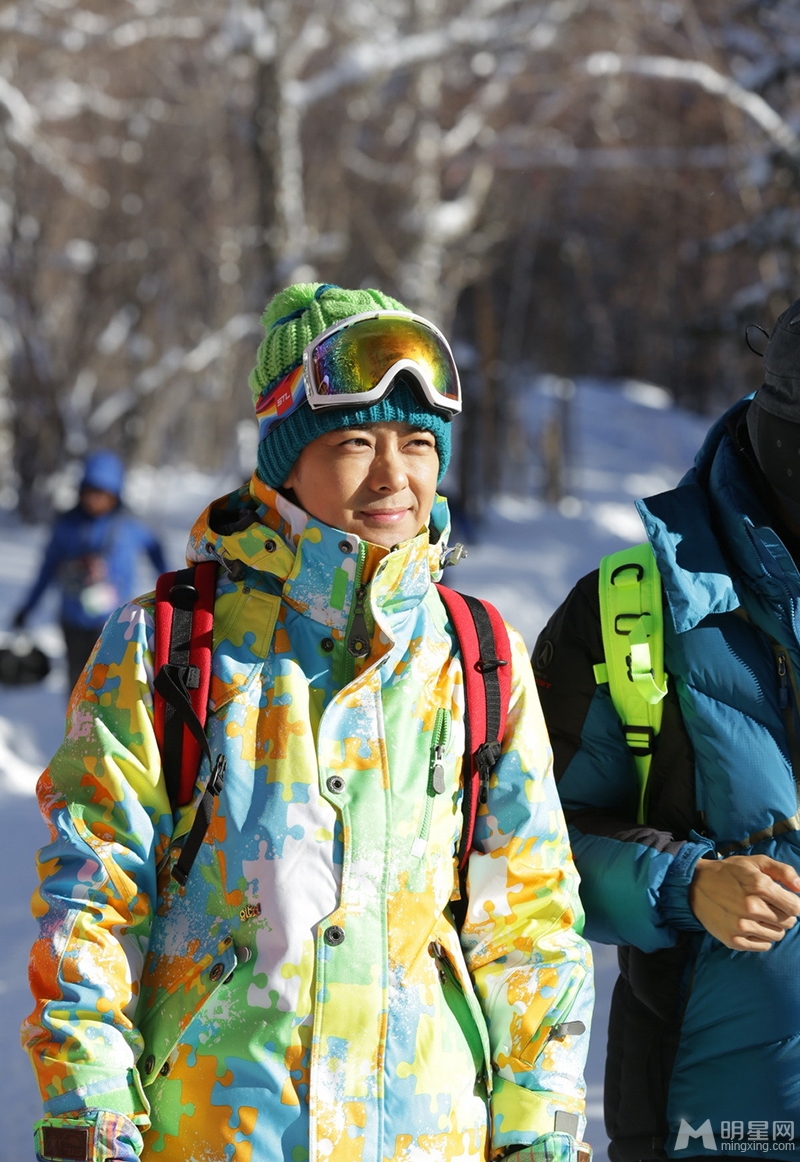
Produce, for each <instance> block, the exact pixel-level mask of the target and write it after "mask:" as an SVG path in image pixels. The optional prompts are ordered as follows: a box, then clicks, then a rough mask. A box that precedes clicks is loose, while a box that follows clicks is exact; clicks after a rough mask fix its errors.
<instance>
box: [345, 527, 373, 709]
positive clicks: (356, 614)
mask: <svg viewBox="0 0 800 1162" xmlns="http://www.w3.org/2000/svg"><path fill="white" fill-rule="evenodd" d="M366 557H367V546H366V545H365V544H364V542H363V541H362V542H361V543H360V544H359V546H358V559H357V560H356V569H355V576H354V577H353V584H354V586H355V593H354V596H353V607H352V609H351V610H350V619H349V621H348V623H347V638H346V645H347V657H346V665H345V669H346V675H345V681H344V685H345V686H346V685H348V683H350V682H352V680H353V678H354V676H355V672H356V659H357V658H366V657H368V655H369V651H370V647H371V637H370V632H369V628H368V626H367V617H366V611H365V606H366V600H367V593H368V591H369V586H367V585H362V584H361V574H362V573H363V571H364V562H365V560H366Z"/></svg>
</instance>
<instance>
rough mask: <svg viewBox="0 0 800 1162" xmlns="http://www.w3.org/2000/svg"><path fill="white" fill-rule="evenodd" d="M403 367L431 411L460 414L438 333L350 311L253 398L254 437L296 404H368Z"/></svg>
mask: <svg viewBox="0 0 800 1162" xmlns="http://www.w3.org/2000/svg"><path fill="white" fill-rule="evenodd" d="M401 371H403V372H406V373H407V375H408V376H409V377H410V378H411V380H412V381H413V382H414V383H415V384H416V385H417V386H418V388H419V391H420V392H421V394H422V395H423V396H424V398H425V400H426V401H427V403H428V405H429V407H430V408H431V410H432V411H434V412H437V413H439V414H440V415H443V416H446V417H448V418H451V417H452V416H454V415H457V414H458V412H460V411H461V384H460V381H459V378H458V370H457V369H456V364H455V360H454V359H453V353H452V351H451V350H450V345H449V343H448V342H447V340H446V339H445V337H444V335H443V334H442V333H441V331H439V329H438V328H437V327H435V326H434V325H433V323H430V322H428V320H427V319H423V318H422V316H421V315H412V314H410V313H407V312H402V311H369V312H366V313H364V314H360V315H351V316H350V318H348V319H343V320H342V321H341V322H340V323H336V324H335V325H334V326H332V327H328V329H327V330H326V331H322V332H321V334H319V335H317V336H316V337H315V338H314V339H312V340H311V342H310V343H309V344H308V346H307V347H306V349H305V351H304V352H303V365H302V367H298V368H295V369H294V370H292V371H290V372H289V374H288V375H287V376H285V377H284V379H282V380H281V382H280V383H278V384H276V385H275V387H274V388H273V389H272V391H271V392H269V394H268V395H266V396H264V397H262V399H259V401H258V403H257V404H256V415H257V417H258V420H259V439H261V440H263V439H264V437H265V436H266V435H267V433H268V432H269V431H270V429H271V428H273V427H274V426H275V425H276V424H278V423H280V422H281V420H284V419H286V417H287V416H289V415H291V413H292V412H294V411H295V410H296V409H297V408H298V407H299V406H300V404H301V403H303V402H304V401H305V402H306V403H307V404H308V405H309V407H310V408H311V409H312V410H313V411H321V410H324V409H325V408H355V407H361V406H370V405H371V404H374V403H377V402H378V401H379V400H382V399H383V398H384V397H385V396H386V395H388V393H389V392H390V391H391V389H392V386H393V384H394V381H395V378H396V376H397V375H398V374H399V373H400V372H401Z"/></svg>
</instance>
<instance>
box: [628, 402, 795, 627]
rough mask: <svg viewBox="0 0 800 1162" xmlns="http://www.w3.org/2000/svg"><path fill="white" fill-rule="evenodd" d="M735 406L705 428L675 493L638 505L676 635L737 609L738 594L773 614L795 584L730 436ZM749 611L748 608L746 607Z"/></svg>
mask: <svg viewBox="0 0 800 1162" xmlns="http://www.w3.org/2000/svg"><path fill="white" fill-rule="evenodd" d="M746 403H747V401H744V400H743V401H740V402H739V403H738V404H736V405H735V406H734V408H732V409H731V410H730V412H728V413H726V414H725V415H724V416H722V417H721V419H720V420H719V421H717V423H716V424H715V425H714V426H713V427H712V428H711V430H710V432H709V434H708V437H707V438H706V441H705V443H704V445H703V447H702V448H701V450H700V452H699V453H698V457H697V460H696V462H695V465H694V467H693V468H692V469H691V471H690V472H688V473H687V474H686V476H685V477H684V478H683V480H682V481H681V483H680V484H679V485H678V487H677V488H675V489H672V490H670V491H669V492H664V493H661V494H660V495H658V496H652V497H648V498H647V499H645V500H640V501H638V502H637V508H638V510H639V514H640V516H641V518H642V521H643V523H644V526H645V531H646V533H647V537H648V539H649V541H650V544H651V545H652V547H653V552H654V554H655V557H656V561H657V563H658V569H659V572H660V574H661V577H662V580H663V583H664V592H665V596H666V600H667V605H668V608H669V610H670V613H671V617H672V622H673V625H674V627H675V630H676V632H678V633H683V632H685V631H686V630H689V629H693V628H694V627H695V626H696V625H698V623H699V622H701V621H702V620H703V619H704V618H706V617H708V616H710V615H712V614H717V613H730V612H731V611H733V610H735V609H737V608H739V606H740V605H741V604H742V600H741V596H742V586H741V584H740V582H744V583H745V587H746V589H747V590H749V591H750V593H752V594H754V595H756V596H757V597H758V598H763V600H764V601H766V602H768V603H769V604H771V605H772V606H773V607H775V608H779V607H781V606H783V605H785V603H786V598H787V594H788V595H789V596H792V595H793V594H795V593H796V594H798V595H800V577H799V576H798V573H797V569H796V567H795V564H794V562H793V560H792V557H791V555H790V553H789V552H788V551H787V549H786V547H785V545H784V543H783V541H782V540H781V538H780V536H779V535H778V533H777V532H776V531H775V530H774V528H773V527H772V524H771V522H770V517H769V514H768V512H767V510H766V508H765V507H764V505H763V504H762V502H761V501H760V500H759V498H758V496H757V495H756V493H755V491H754V489H753V487H752V485H751V483H750V481H749V479H748V476H747V472H746V469H745V467H744V465H743V463H742V461H741V458H740V454H739V453H738V452H737V450H736V448H735V446H734V442H733V439H732V437H731V435H730V431H729V428H730V426H731V421H732V420H733V421H735V420H736V418H737V416H738V415H739V414H741V411H742V409H743V408H744V407H745V406H746ZM747 604H748V605H749V604H750V602H749V601H748V602H747Z"/></svg>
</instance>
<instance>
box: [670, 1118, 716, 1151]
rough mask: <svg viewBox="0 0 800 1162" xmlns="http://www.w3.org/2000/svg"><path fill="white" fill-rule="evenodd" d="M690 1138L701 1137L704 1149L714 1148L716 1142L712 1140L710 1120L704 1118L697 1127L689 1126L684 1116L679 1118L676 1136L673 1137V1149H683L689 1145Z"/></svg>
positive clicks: (712, 1133)
mask: <svg viewBox="0 0 800 1162" xmlns="http://www.w3.org/2000/svg"><path fill="white" fill-rule="evenodd" d="M690 1138H702V1139H703V1146H704V1147H705V1149H706V1150H716V1148H717V1143H716V1142H715V1141H714V1131H713V1130H712V1129H711V1120H710V1119H709V1118H706V1120H705V1121H704V1122H703V1124H702V1126H698V1127H697V1129H695V1128H694V1127H693V1126H690V1125H689V1123H688V1122H687V1121H686V1119H685V1118H681V1124H680V1128H679V1130H678V1136H677V1138H676V1139H675V1149H676V1150H685V1149H686V1147H687V1146H688V1145H689V1139H690Z"/></svg>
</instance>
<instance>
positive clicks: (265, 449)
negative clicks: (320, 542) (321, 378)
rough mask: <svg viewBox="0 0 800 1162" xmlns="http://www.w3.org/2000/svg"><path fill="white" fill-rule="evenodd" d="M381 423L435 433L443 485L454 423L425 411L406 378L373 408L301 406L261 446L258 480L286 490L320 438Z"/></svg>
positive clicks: (400, 379)
mask: <svg viewBox="0 0 800 1162" xmlns="http://www.w3.org/2000/svg"><path fill="white" fill-rule="evenodd" d="M377 423H401V424H411V425H412V427H415V428H419V429H420V430H421V431H424V432H431V433H432V435H433V437H434V439H435V440H436V451H437V453H438V455H439V475H438V478H437V482H438V481H441V479H442V477H443V476H444V474H445V472H446V471H447V466H448V464H449V463H450V452H451V438H450V420H449V418H448V419H445V418H444V417H443V416H440V415H437V413H436V412H432V411H429V410H428V409H427V408H426V407H423V405H422V403H421V402H420V400H419V398H418V397H417V394H416V392H415V391H414V389H413V388H412V387H411V386H410V384H409V383H408V381H407V380H405V379H404V378H403V377H402V376H398V379H397V381H396V383H395V386H394V387H393V388H392V390H391V391H390V392H389V394H388V395H386V396H384V398H383V399H382V400H379V401H378V403H376V404H373V405H372V406H371V407H360V408H329V409H326V410H324V411H312V410H311V408H310V407H309V406H308V404H305V403H304V404H301V406H300V407H299V408H298V409H297V411H296V412H293V413H292V415H290V416H288V417H287V418H286V419H285V420H284V421H283V423H280V424H278V425H276V426H275V427H274V428H272V429H271V431H270V432H269V434H268V435H267V436H266V437H265V438H264V439H263V440H262V441H261V442H260V444H259V445H258V467H257V472H258V476H259V478H260V479H261V480H263V481H264V483H265V484H267V485H269V487H270V488H282V487H283V485H284V483H285V481H286V478H287V476H288V475H289V473H290V472H291V470H292V468H293V466H294V464H295V461H296V460H297V457H298V456H299V455H300V453H301V452H302V450H303V448H305V447H306V445H307V444H310V443H312V441H313V440H316V439H317V437H318V436H322V435H324V433H325V432H334V431H336V430H337V429H338V428H358V427H363V426H364V425H366V424H377Z"/></svg>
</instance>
